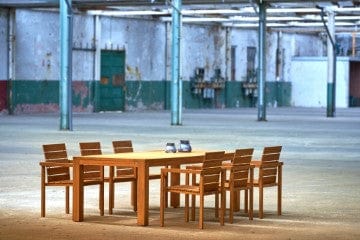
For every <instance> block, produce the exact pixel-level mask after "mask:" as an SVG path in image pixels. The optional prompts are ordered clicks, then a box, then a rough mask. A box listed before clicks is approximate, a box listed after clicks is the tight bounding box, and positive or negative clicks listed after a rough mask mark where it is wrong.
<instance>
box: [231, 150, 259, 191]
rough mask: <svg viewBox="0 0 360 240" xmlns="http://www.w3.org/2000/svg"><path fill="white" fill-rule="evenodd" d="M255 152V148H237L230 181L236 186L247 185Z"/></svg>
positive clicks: (232, 162)
mask: <svg viewBox="0 0 360 240" xmlns="http://www.w3.org/2000/svg"><path fill="white" fill-rule="evenodd" d="M253 152H254V149H253V148H248V149H236V151H235V154H234V158H233V159H232V161H231V171H230V183H231V184H233V186H234V187H235V188H242V187H247V184H248V180H249V174H250V162H251V159H252V155H253Z"/></svg>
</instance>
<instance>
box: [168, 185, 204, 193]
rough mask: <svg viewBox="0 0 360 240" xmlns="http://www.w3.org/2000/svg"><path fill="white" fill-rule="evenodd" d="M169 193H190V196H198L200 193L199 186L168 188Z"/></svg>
mask: <svg viewBox="0 0 360 240" xmlns="http://www.w3.org/2000/svg"><path fill="white" fill-rule="evenodd" d="M167 191H169V192H182V193H183V192H188V193H189V194H196V193H199V192H200V189H199V186H192V185H175V186H170V187H168V188H167Z"/></svg>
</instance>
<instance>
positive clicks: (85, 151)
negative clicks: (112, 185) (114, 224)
mask: <svg viewBox="0 0 360 240" xmlns="http://www.w3.org/2000/svg"><path fill="white" fill-rule="evenodd" d="M79 147H80V153H81V156H87V155H101V154H102V151H101V144H100V142H81V143H79ZM93 178H96V179H99V180H101V182H102V183H101V185H100V191H99V208H100V211H101V212H102V213H103V212H104V181H105V179H104V166H95V165H94V166H91V165H85V166H84V181H88V180H89V179H93ZM102 215H103V214H102Z"/></svg>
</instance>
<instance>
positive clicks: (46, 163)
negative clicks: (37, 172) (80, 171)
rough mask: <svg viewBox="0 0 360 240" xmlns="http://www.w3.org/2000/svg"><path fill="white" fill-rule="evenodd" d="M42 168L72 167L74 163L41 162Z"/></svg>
mask: <svg viewBox="0 0 360 240" xmlns="http://www.w3.org/2000/svg"><path fill="white" fill-rule="evenodd" d="M39 165H40V166H42V167H72V166H73V163H72V162H71V161H69V162H39Z"/></svg>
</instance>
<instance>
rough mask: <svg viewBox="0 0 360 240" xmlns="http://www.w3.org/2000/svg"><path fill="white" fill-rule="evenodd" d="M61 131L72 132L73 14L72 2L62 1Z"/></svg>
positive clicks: (68, 0) (69, 0)
mask: <svg viewBox="0 0 360 240" xmlns="http://www.w3.org/2000/svg"><path fill="white" fill-rule="evenodd" d="M60 55H61V56H60V84H59V91H60V92H59V96H60V99H59V105H60V130H70V131H71V130H72V101H71V90H72V88H71V82H72V12H71V0H60Z"/></svg>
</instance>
